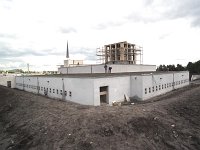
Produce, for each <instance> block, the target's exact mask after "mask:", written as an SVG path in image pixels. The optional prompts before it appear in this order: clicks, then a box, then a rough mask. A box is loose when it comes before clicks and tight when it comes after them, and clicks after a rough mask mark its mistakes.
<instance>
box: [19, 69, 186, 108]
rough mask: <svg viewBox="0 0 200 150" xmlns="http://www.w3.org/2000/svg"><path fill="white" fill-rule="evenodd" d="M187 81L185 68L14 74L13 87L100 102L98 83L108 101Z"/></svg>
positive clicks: (144, 95) (139, 96)
mask: <svg viewBox="0 0 200 150" xmlns="http://www.w3.org/2000/svg"><path fill="white" fill-rule="evenodd" d="M188 84H189V72H171V73H170V72H166V73H154V74H152V73H151V74H145V73H144V74H135V75H134V74H132V75H130V74H126V75H121V76H115V75H113V76H104V77H100V76H99V77H98V76H97V77H96V78H95V77H91V78H89V77H81V76H80V77H76V78H75V77H74V78H73V77H58V76H57V77H54V76H52V77H48V76H35V77H34V76H20V77H16V88H17V89H21V90H25V91H28V92H33V93H36V94H41V95H46V96H48V97H51V98H57V99H63V100H69V101H73V102H76V103H80V104H84V105H94V106H98V105H100V87H104V86H107V87H108V103H109V104H110V105H111V104H112V102H113V101H116V102H120V101H124V97H125V95H126V96H128V97H130V98H133V99H137V100H146V99H148V98H151V97H154V96H157V95H160V94H164V93H166V92H169V91H171V90H173V89H177V88H181V87H183V86H186V85H188Z"/></svg>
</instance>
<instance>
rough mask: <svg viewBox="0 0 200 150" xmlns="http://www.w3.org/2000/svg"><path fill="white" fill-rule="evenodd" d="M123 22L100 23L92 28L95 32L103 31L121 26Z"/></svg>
mask: <svg viewBox="0 0 200 150" xmlns="http://www.w3.org/2000/svg"><path fill="white" fill-rule="evenodd" d="M124 23H125V22H124V21H116V22H114V21H109V22H105V23H100V24H98V25H97V26H95V27H94V28H95V29H97V30H103V29H106V28H109V27H118V26H121V25H123V24H124Z"/></svg>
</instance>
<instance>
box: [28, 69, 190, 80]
mask: <svg viewBox="0 0 200 150" xmlns="http://www.w3.org/2000/svg"><path fill="white" fill-rule="evenodd" d="M181 72H182V73H183V72H188V71H148V72H122V73H81V74H52V75H24V77H57V78H60V77H63V78H65V77H69V78H106V77H120V76H131V75H133V76H134V75H136V76H146V75H161V74H172V73H181Z"/></svg>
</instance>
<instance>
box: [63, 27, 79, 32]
mask: <svg viewBox="0 0 200 150" xmlns="http://www.w3.org/2000/svg"><path fill="white" fill-rule="evenodd" d="M60 32H61V33H75V32H77V31H76V29H75V28H72V27H69V28H63V27H60Z"/></svg>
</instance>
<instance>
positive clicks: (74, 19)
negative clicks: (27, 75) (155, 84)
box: [0, 0, 200, 70]
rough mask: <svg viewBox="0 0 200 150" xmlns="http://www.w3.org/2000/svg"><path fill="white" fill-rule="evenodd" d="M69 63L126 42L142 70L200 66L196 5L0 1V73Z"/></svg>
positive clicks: (175, 1) (199, 2)
mask: <svg viewBox="0 0 200 150" xmlns="http://www.w3.org/2000/svg"><path fill="white" fill-rule="evenodd" d="M67 40H68V41H69V50H70V57H71V58H72V59H84V60H85V62H86V63H96V48H98V47H102V46H104V45H106V44H111V43H116V42H121V41H127V42H129V43H133V44H137V45H139V46H142V47H143V51H144V52H143V53H144V57H143V60H144V64H155V65H160V64H166V65H167V64H177V63H179V64H182V65H187V63H188V62H189V61H192V62H195V61H197V60H200V0H0V70H2V69H3V70H5V69H13V68H18V69H24V70H27V67H26V66H27V63H29V64H30V70H57V66H56V65H61V64H63V60H64V59H65V55H66V45H67Z"/></svg>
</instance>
